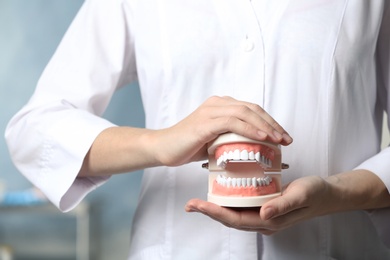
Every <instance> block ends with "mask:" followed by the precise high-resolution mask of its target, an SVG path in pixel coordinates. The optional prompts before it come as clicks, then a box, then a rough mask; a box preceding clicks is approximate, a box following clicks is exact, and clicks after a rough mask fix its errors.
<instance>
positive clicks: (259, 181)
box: [256, 178, 261, 186]
mask: <svg viewBox="0 0 390 260" xmlns="http://www.w3.org/2000/svg"><path fill="white" fill-rule="evenodd" d="M256 181H257V184H258V185H259V186H261V180H260V178H257V179H256Z"/></svg>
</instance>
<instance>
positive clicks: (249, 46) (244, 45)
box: [242, 38, 255, 52]
mask: <svg viewBox="0 0 390 260" xmlns="http://www.w3.org/2000/svg"><path fill="white" fill-rule="evenodd" d="M242 48H243V49H244V51H246V52H250V51H252V50H253V49H254V48H255V43H254V42H253V41H252V40H251V39H249V38H247V39H245V40H244V42H243V43H242Z"/></svg>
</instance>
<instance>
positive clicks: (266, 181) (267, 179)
mask: <svg viewBox="0 0 390 260" xmlns="http://www.w3.org/2000/svg"><path fill="white" fill-rule="evenodd" d="M264 181H265V184H266V185H267V186H268V185H269V177H268V176H267V177H265V178H264Z"/></svg>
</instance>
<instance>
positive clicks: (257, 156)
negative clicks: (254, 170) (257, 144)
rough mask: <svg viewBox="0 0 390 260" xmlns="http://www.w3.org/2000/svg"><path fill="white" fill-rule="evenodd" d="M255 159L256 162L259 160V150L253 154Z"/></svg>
mask: <svg viewBox="0 0 390 260" xmlns="http://www.w3.org/2000/svg"><path fill="white" fill-rule="evenodd" d="M255 159H256V161H257V162H260V153H259V152H257V153H256V154H255Z"/></svg>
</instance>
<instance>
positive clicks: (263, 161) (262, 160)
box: [261, 155, 266, 164]
mask: <svg viewBox="0 0 390 260" xmlns="http://www.w3.org/2000/svg"><path fill="white" fill-rule="evenodd" d="M261 162H262V163H263V164H266V162H265V157H264V155H262V156H261Z"/></svg>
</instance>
